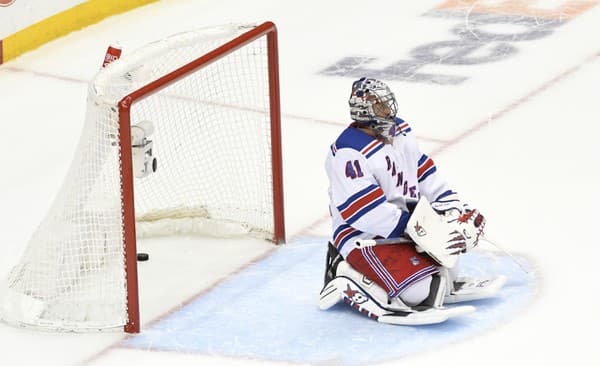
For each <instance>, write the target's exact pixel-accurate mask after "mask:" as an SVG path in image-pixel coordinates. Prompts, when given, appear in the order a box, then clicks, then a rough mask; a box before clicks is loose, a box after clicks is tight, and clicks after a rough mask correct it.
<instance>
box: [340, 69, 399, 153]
mask: <svg viewBox="0 0 600 366" xmlns="http://www.w3.org/2000/svg"><path fill="white" fill-rule="evenodd" d="M348 104H349V105H350V117H351V118H352V119H353V120H354V121H355V122H356V123H357V124H358V126H360V127H366V128H370V129H371V130H372V131H373V132H374V133H375V136H376V137H379V138H383V139H384V140H386V141H388V142H389V141H391V138H392V137H393V136H394V134H395V129H396V112H397V111H398V106H397V104H396V98H395V97H394V93H392V91H391V90H390V88H389V87H388V86H387V85H386V84H385V83H383V82H382V81H379V80H377V79H370V78H365V77H363V78H360V79H358V80H356V81H355V82H354V83H353V84H352V93H351V94H350V99H349V100H348Z"/></svg>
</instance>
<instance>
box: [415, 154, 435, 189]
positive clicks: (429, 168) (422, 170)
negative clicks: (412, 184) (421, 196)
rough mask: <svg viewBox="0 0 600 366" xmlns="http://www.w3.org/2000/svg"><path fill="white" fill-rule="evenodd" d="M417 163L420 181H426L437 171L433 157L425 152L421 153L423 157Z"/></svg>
mask: <svg viewBox="0 0 600 366" xmlns="http://www.w3.org/2000/svg"><path fill="white" fill-rule="evenodd" d="M417 165H418V168H417V180H418V181H419V183H421V182H422V181H424V180H425V179H426V178H427V177H428V176H430V175H431V174H433V173H435V172H436V170H437V168H436V167H435V163H434V162H433V159H431V158H430V157H429V156H427V155H425V154H423V155H421V158H420V159H419V162H418V164H417Z"/></svg>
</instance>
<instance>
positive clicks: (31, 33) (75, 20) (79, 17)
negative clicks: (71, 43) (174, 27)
mask: <svg viewBox="0 0 600 366" xmlns="http://www.w3.org/2000/svg"><path fill="white" fill-rule="evenodd" d="M156 1H158V0H89V1H86V2H84V3H82V4H79V5H77V6H74V7H72V8H70V9H68V10H65V11H63V12H61V13H58V14H55V15H53V16H51V17H49V18H46V19H44V20H42V21H40V22H38V23H35V24H33V25H31V26H29V27H27V28H25V29H23V30H20V31H18V32H17V33H14V34H11V35H10V36H8V37H6V38H5V39H4V40H0V64H1V63H2V62H6V61H8V60H11V59H13V58H15V57H17V56H19V55H21V54H23V53H25V52H27V51H31V50H33V49H36V48H37V47H39V46H41V45H43V44H45V43H47V42H49V41H51V40H53V39H56V38H58V37H62V36H64V35H67V34H69V33H71V32H73V31H76V30H79V29H82V28H84V27H87V26H89V25H92V24H95V23H98V22H99V21H101V20H103V19H105V18H107V17H109V16H111V15H115V14H120V13H124V12H126V11H129V10H131V9H134V8H137V7H140V6H142V5H146V4H149V3H152V2H156ZM2 47H3V48H2ZM2 56H4V57H3V58H2Z"/></svg>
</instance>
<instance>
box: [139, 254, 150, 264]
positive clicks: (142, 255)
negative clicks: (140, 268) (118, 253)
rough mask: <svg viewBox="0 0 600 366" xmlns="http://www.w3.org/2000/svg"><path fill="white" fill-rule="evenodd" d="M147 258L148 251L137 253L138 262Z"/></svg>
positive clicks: (148, 257)
mask: <svg viewBox="0 0 600 366" xmlns="http://www.w3.org/2000/svg"><path fill="white" fill-rule="evenodd" d="M148 259H150V256H149V255H148V253H138V254H137V260H138V261H140V262H144V261H147V260H148Z"/></svg>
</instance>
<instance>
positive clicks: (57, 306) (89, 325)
mask: <svg viewBox="0 0 600 366" xmlns="http://www.w3.org/2000/svg"><path fill="white" fill-rule="evenodd" d="M279 99H280V95H279V71H278V50H277V29H276V26H275V24H273V23H272V22H265V23H263V24H260V25H258V26H255V25H235V24H234V25H226V26H218V27H209V28H205V29H201V30H197V31H192V32H186V33H181V34H178V35H174V36H172V37H169V38H166V39H164V40H160V41H157V42H153V43H151V44H149V45H146V46H144V47H142V48H140V49H138V50H136V51H134V52H132V53H127V52H124V56H123V57H122V58H121V59H119V60H117V61H114V62H112V63H110V64H109V65H107V66H106V67H105V68H103V69H102V70H101V71H100V72H99V73H98V74H97V75H96V76H95V77H94V79H93V80H92V81H91V82H90V87H89V90H88V101H87V105H88V108H87V113H86V121H85V125H84V128H83V131H82V135H81V139H80V141H79V145H78V148H77V151H76V153H75V157H74V159H73V162H72V164H71V167H70V169H69V172H68V173H67V177H66V178H65V181H64V183H63V186H62V187H61V189H60V191H59V193H58V195H57V197H56V199H55V200H54V202H53V205H52V207H51V208H50V210H49V212H48V214H47V215H46V217H45V218H44V220H42V222H41V223H40V225H39V227H38V229H37V230H36V232H35V233H34V234H33V235H32V238H31V240H30V241H29V243H28V244H27V247H26V249H25V252H24V254H23V256H22V258H21V260H20V262H19V263H18V264H17V265H16V266H15V267H14V268H13V270H12V271H11V272H10V273H9V275H8V277H7V279H6V280H5V281H3V282H2V283H0V319H2V320H4V321H6V322H8V323H11V324H15V325H19V326H25V327H33V328H43V329H49V330H57V331H89V330H99V329H106V328H119V327H121V328H122V329H124V331H126V332H129V333H136V332H139V331H140V310H139V309H140V301H139V294H138V273H137V241H138V239H139V238H141V237H146V236H154V235H177V234H184V235H189V234H200V235H209V236H216V237H238V236H245V235H248V236H251V237H255V238H261V239H267V240H272V241H273V242H274V243H276V244H279V243H284V242H285V225H284V206H283V178H282V151H281V116H280V115H281V112H280V100H279Z"/></svg>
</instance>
